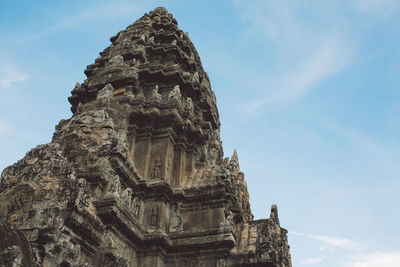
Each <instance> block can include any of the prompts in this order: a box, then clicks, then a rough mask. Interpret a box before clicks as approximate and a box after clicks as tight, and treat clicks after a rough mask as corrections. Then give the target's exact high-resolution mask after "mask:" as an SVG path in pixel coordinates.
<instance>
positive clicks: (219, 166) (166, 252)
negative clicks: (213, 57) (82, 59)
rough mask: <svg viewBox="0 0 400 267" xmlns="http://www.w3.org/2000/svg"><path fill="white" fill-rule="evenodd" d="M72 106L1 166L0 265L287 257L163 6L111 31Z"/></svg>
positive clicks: (189, 48)
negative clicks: (259, 212) (258, 208)
mask: <svg viewBox="0 0 400 267" xmlns="http://www.w3.org/2000/svg"><path fill="white" fill-rule="evenodd" d="M111 43H112V44H111V45H110V46H109V47H108V48H106V49H105V50H104V51H103V52H101V53H100V56H99V57H98V58H97V59H96V60H95V62H94V64H92V65H89V66H88V67H87V68H86V70H85V74H86V76H87V79H86V80H85V81H84V82H83V83H81V84H79V83H77V84H76V86H75V88H74V89H73V91H72V95H71V96H70V97H69V102H70V103H71V105H72V107H71V110H72V112H73V115H72V117H71V118H70V119H68V120H62V121H60V123H59V124H58V125H57V126H56V131H55V133H54V136H53V139H52V141H51V143H48V144H45V145H39V146H37V147H36V148H34V149H32V150H31V151H29V152H28V153H27V154H26V156H25V157H24V158H23V159H21V160H20V161H18V162H17V163H15V164H14V165H12V166H9V167H7V168H6V169H5V170H4V171H3V172H2V174H1V180H0V266H63V267H64V266H121V267H122V266H123V267H127V266H131V267H133V266H147V267H169V266H171V267H172V266H189V267H192V266H196V267H197V266H198V267H209V266H210V267H217V266H218V267H223V266H224V267H229V266H276V267H278V266H279V267H289V266H291V259H290V254H289V246H288V242H287V235H286V234H287V231H286V230H285V229H284V228H281V227H280V224H279V219H278V212H277V208H276V206H275V205H273V206H272V208H271V215H270V218H268V219H263V220H253V215H252V213H251V210H250V205H249V195H248V192H247V186H246V182H245V180H244V174H243V173H242V172H241V171H240V169H239V160H238V155H237V153H236V151H235V152H234V154H233V156H232V157H231V158H230V159H229V158H225V159H224V158H223V151H222V145H221V140H220V135H219V133H220V122H219V116H218V110H217V107H216V99H215V95H214V93H213V91H212V90H211V86H210V81H209V78H208V76H207V73H206V72H205V71H204V70H203V67H202V65H201V61H200V58H199V55H198V54H197V52H196V49H195V48H194V46H193V44H192V42H191V41H190V39H189V37H188V34H186V33H184V32H183V31H181V30H180V29H179V28H178V23H177V21H176V20H175V19H174V18H173V16H172V15H171V14H169V13H168V11H167V10H166V9H165V8H161V7H160V8H156V9H155V10H153V11H150V12H149V13H147V14H145V15H144V16H143V17H142V18H140V19H139V20H137V21H136V22H135V23H133V24H132V25H130V26H128V27H127V28H126V29H125V30H123V31H121V32H119V33H118V34H117V35H115V36H113V37H111Z"/></svg>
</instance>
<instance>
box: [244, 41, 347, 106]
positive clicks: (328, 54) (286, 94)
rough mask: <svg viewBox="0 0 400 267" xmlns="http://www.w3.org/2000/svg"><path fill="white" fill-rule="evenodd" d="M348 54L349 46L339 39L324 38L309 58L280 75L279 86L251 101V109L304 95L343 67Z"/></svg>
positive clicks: (345, 64)
mask: <svg viewBox="0 0 400 267" xmlns="http://www.w3.org/2000/svg"><path fill="white" fill-rule="evenodd" d="M350 54H351V53H350V51H349V48H347V47H345V45H343V44H342V43H341V42H340V41H338V40H334V39H328V40H325V41H324V42H322V44H321V46H320V47H319V49H318V50H317V51H316V52H315V53H314V54H313V55H312V56H311V57H310V58H309V59H307V60H306V61H305V62H303V63H301V64H299V66H298V67H296V69H295V70H292V72H290V73H289V74H288V75H287V76H284V77H282V82H281V85H279V86H280V87H279V88H277V89H276V90H274V91H273V92H272V93H271V95H269V96H267V97H265V98H263V99H261V100H259V101H256V102H253V103H251V105H250V107H251V109H253V110H254V109H257V108H259V107H261V106H263V105H265V104H271V103H276V102H281V101H293V100H296V99H298V98H300V97H302V96H304V95H306V94H307V93H308V92H310V91H311V90H312V89H313V88H314V87H315V86H316V85H318V84H319V83H320V82H322V81H324V80H326V79H328V78H330V77H332V76H333V75H335V74H336V73H338V72H339V71H341V70H342V69H344V68H345V67H346V66H347V65H348V64H349V62H350Z"/></svg>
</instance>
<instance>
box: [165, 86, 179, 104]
mask: <svg viewBox="0 0 400 267" xmlns="http://www.w3.org/2000/svg"><path fill="white" fill-rule="evenodd" d="M181 98H182V94H181V89H180V87H179V85H175V87H174V89H172V90H171V91H170V92H169V94H168V101H171V102H175V101H178V100H180V99H181Z"/></svg>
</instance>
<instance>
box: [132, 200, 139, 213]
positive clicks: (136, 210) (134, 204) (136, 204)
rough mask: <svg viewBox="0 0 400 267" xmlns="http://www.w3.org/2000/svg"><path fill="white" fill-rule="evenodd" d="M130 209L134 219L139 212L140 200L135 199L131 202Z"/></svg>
mask: <svg viewBox="0 0 400 267" xmlns="http://www.w3.org/2000/svg"><path fill="white" fill-rule="evenodd" d="M132 208H133V215H135V216H136V217H139V211H140V199H139V198H137V197H135V198H134V199H133V201H132Z"/></svg>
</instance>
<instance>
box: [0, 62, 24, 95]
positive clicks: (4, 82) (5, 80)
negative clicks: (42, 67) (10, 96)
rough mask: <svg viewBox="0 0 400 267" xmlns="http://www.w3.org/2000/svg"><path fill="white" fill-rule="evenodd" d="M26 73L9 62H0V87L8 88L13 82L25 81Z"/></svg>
mask: <svg viewBox="0 0 400 267" xmlns="http://www.w3.org/2000/svg"><path fill="white" fill-rule="evenodd" d="M27 77H28V75H27V74H26V73H23V72H22V71H19V70H18V69H17V67H16V66H15V65H13V64H11V63H7V62H2V63H0V89H2V88H6V89H9V88H11V87H13V86H14V84H15V83H18V82H22V81H25V80H26V79H27Z"/></svg>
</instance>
